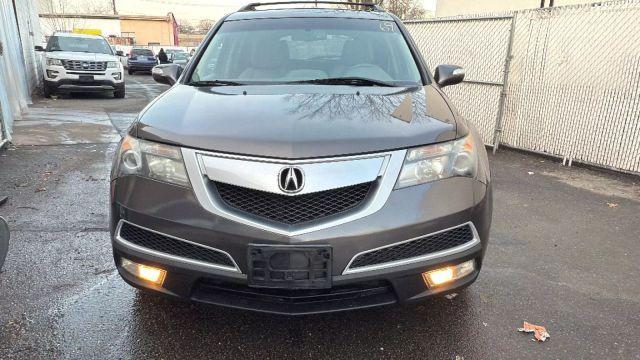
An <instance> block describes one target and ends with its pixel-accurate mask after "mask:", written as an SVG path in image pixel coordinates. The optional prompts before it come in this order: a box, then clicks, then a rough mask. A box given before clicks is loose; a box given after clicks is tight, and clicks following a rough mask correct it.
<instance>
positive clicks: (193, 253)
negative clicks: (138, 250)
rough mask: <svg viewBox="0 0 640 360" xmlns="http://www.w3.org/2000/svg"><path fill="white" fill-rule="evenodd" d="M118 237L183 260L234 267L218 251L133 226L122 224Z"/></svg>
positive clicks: (228, 259)
mask: <svg viewBox="0 0 640 360" xmlns="http://www.w3.org/2000/svg"><path fill="white" fill-rule="evenodd" d="M120 237H121V238H122V239H124V240H126V241H127V242H130V243H132V244H134V245H138V246H141V247H144V248H147V249H150V250H154V251H158V252H161V253H164V254H167V255H173V256H178V257H181V258H185V259H191V260H197V261H201V262H206V263H211V264H215V265H222V266H228V267H235V265H234V263H233V261H232V260H231V259H230V258H229V256H228V255H226V254H225V253H222V252H220V251H216V250H213V249H209V248H205V247H201V246H198V245H194V244H190V243H188V242H185V241H181V240H177V239H174V238H172V237H169V236H165V235H162V234H158V233H155V232H153V231H149V230H146V229H143V228H140V227H137V226H135V225H131V224H129V223H126V222H123V223H122V227H121V228H120Z"/></svg>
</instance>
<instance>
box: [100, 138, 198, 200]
mask: <svg viewBox="0 0 640 360" xmlns="http://www.w3.org/2000/svg"><path fill="white" fill-rule="evenodd" d="M126 175H137V176H142V177H146V178H150V179H155V180H160V181H165V182H168V183H172V184H176V185H180V186H186V187H191V183H190V182H189V177H188V176H187V170H186V169H185V167H184V161H183V160H182V153H181V152H180V149H179V148H177V147H175V146H169V145H163V144H157V143H153V142H150V141H145V140H139V139H135V138H132V137H130V136H128V135H127V136H126V137H125V138H124V139H122V143H121V144H120V149H119V150H118V154H117V156H116V163H115V166H114V168H113V173H112V178H118V177H121V176H126Z"/></svg>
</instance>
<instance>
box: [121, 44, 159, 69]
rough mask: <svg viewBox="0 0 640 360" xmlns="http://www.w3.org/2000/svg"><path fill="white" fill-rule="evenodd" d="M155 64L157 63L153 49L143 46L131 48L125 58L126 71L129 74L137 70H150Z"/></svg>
mask: <svg viewBox="0 0 640 360" xmlns="http://www.w3.org/2000/svg"><path fill="white" fill-rule="evenodd" d="M156 65H158V59H157V58H156V56H155V54H154V53H153V51H151V50H149V49H144V48H133V49H131V52H130V53H129V58H128V60H127V72H128V73H129V75H133V73H135V72H137V71H145V72H150V71H151V69H153V67H154V66H156Z"/></svg>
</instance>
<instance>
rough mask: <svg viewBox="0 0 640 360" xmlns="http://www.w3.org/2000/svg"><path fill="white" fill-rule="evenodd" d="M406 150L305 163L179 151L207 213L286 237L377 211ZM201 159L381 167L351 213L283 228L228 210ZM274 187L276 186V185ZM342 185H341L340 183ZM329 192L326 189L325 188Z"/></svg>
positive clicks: (386, 194)
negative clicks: (358, 163) (370, 189)
mask: <svg viewBox="0 0 640 360" xmlns="http://www.w3.org/2000/svg"><path fill="white" fill-rule="evenodd" d="M406 152H407V151H406V150H395V151H387V152H382V153H375V154H366V155H355V156H343V157H332V158H323V159H305V160H287V159H268V158H256V157H249V156H240V155H229V154H221V153H213V152H206V151H200V150H193V149H187V148H182V156H183V158H184V163H185V166H186V168H187V173H188V175H189V179H190V181H191V185H192V187H193V191H194V193H195V195H196V198H197V199H198V202H199V203H200V205H201V206H202V207H203V208H204V209H206V210H207V211H209V212H211V213H213V214H215V215H218V216H221V217H224V218H226V219H229V220H233V221H236V222H239V223H242V224H245V225H249V226H252V227H255V228H258V229H261V230H265V231H269V232H273V233H277V234H281V235H287V236H296V235H301V234H306V233H310V232H313V231H318V230H322V229H327V228H330V227H333V226H337V225H341V224H345V223H348V222H351V221H355V220H358V219H360V218H363V217H365V216H368V215H371V214H373V213H375V212H376V211H378V210H380V209H381V208H382V207H383V206H384V204H385V203H386V202H387V199H388V198H389V196H390V195H391V192H392V191H393V187H394V186H395V183H396V179H397V178H398V174H399V173H400V169H401V168H402V164H403V162H404V157H405V155H406ZM203 157H222V158H231V159H239V160H243V161H245V162H246V166H251V163H265V162H266V163H276V164H279V165H280V166H285V165H298V166H303V165H305V164H318V163H331V162H342V161H352V160H353V161H358V160H363V159H376V158H381V159H382V161H381V163H380V164H381V165H379V166H380V167H379V171H378V172H377V177H376V179H375V181H376V182H377V187H376V189H375V191H373V192H372V193H371V194H369V196H368V200H367V201H366V202H365V203H364V204H363V205H362V206H360V207H359V208H358V209H355V210H354V211H351V212H349V213H345V215H344V216H342V217H339V218H332V219H329V220H325V221H322V220H320V221H318V222H317V223H312V224H302V225H293V226H290V225H284V224H273V223H270V222H267V221H263V220H260V219H255V218H253V217H250V216H246V215H245V214H241V213H239V212H237V211H234V210H233V209H230V208H229V207H228V206H226V205H225V204H224V203H223V202H222V200H220V199H219V198H218V196H217V195H216V194H215V190H214V191H212V190H211V186H215V185H213V184H212V183H211V180H210V179H209V177H208V176H207V171H206V168H205V167H204V164H203V163H202V162H201V161H200V159H202V158H203ZM276 181H277V177H276V176H274V177H273V182H274V183H276ZM359 182H361V181H360V180H355V181H354V183H353V184H347V185H355V184H357V183H359ZM276 184H277V183H276ZM342 185H344V184H342ZM327 190H329V189H327Z"/></svg>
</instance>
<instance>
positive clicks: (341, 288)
mask: <svg viewBox="0 0 640 360" xmlns="http://www.w3.org/2000/svg"><path fill="white" fill-rule="evenodd" d="M111 187H112V189H111V190H112V193H111V195H112V203H111V215H112V216H111V229H112V239H113V249H114V258H115V261H116V265H117V267H118V270H119V272H120V274H121V276H122V277H123V278H124V279H125V281H127V282H128V283H129V284H131V285H133V286H136V287H140V288H147V289H152V290H155V291H158V292H160V293H163V294H166V295H170V296H175V297H179V298H183V299H190V300H193V301H199V302H205V303H210V304H216V305H223V306H229V307H235V308H241V309H250V310H257V311H264V312H271V313H281V314H289V315H299V314H309V313H322V312H332V311H341V310H350V309H357V308H367V307H372V306H379V305H387V304H393V303H409V302H414V301H418V300H421V299H425V298H428V297H431V296H436V295H442V294H446V293H449V292H453V291H457V290H459V289H460V288H463V287H465V286H468V285H469V284H471V283H472V282H473V281H475V279H476V278H477V276H478V273H479V270H480V268H481V266H482V259H483V256H484V252H485V249H486V245H487V239H488V236H489V227H490V224H491V212H492V196H491V187H490V186H487V185H485V184H483V183H481V182H479V181H476V180H473V179H468V178H451V179H447V180H443V181H438V182H434V183H430V184H425V185H419V186H413V187H409V188H405V189H401V190H395V191H393V192H392V193H391V195H390V196H389V198H388V199H387V201H386V203H385V205H384V206H383V207H382V209H381V210H379V211H377V212H375V213H374V214H371V215H369V216H366V217H364V218H361V219H357V220H354V221H351V222H348V223H345V224H341V225H338V226H334V227H330V228H326V229H321V230H317V231H313V232H309V233H304V234H300V235H295V236H287V235H283V234H277V233H274V232H270V231H266V230H261V229H258V228H256V227H251V226H248V225H243V224H239V223H237V222H235V221H232V220H229V219H226V218H223V217H219V216H216V215H214V214H212V213H210V212H208V211H206V210H205V209H204V208H203V207H202V206H201V205H200V203H199V202H198V200H197V199H196V197H195V195H194V194H193V191H192V190H191V189H185V188H181V187H178V186H172V185H167V184H164V183H160V182H157V181H153V180H149V179H144V178H138V177H124V178H119V179H117V180H114V181H113V182H112V184H111ZM157 194H162V197H159V196H158V195H157ZM121 220H126V221H128V222H130V223H132V224H135V225H137V226H141V227H144V228H148V229H152V230H154V231H158V232H161V233H164V234H168V235H171V236H175V237H177V238H180V239H187V240H189V241H192V242H196V243H199V244H202V245H205V246H208V247H212V248H215V249H220V250H223V251H224V252H226V253H228V254H229V255H230V256H231V257H232V258H233V260H234V261H235V264H236V265H237V269H236V270H235V271H231V270H229V269H218V268H212V267H210V266H205V265H203V264H199V263H194V262H185V261H181V260H180V259H175V258H168V257H166V256H162V255H158V254H153V253H150V252H148V251H141V249H137V248H135V247H131V246H127V245H126V244H124V243H122V242H120V241H118V240H117V239H116V235H117V234H116V229H117V227H118V224H119V223H120V222H121ZM467 222H471V223H472V224H473V225H474V227H475V229H476V232H477V236H478V238H479V242H477V243H475V244H474V245H473V246H471V247H468V248H465V249H463V250H462V251H457V252H453V253H448V254H445V255H443V256H439V257H436V258H428V259H425V260H421V261H418V262H412V263H407V264H400V265H398V266H393V267H387V268H381V269H373V270H370V271H362V272H348V271H347V272H345V270H346V269H347V265H348V264H349V263H350V261H351V260H352V259H353V257H354V256H355V255H356V254H359V253H362V252H364V251H367V250H370V249H374V248H379V247H382V246H385V245H389V244H391V243H396V242H400V241H403V240H407V239H413V238H416V237H420V236H424V235H427V234H432V233H435V232H438V231H440V230H442V229H447V228H452V227H455V226H458V225H460V224H464V223H467ZM249 244H264V245H330V246H331V247H332V248H333V265H332V274H333V276H332V282H333V285H332V288H331V289H329V290H309V291H307V290H304V291H301V290H280V289H275V290H273V289H271V290H264V289H256V288H250V287H248V286H247V281H248V280H247V276H246V274H247V269H248V265H247V264H248V255H247V248H248V245H249ZM123 257H124V258H127V259H129V260H133V261H135V262H138V263H142V264H147V265H151V266H156V267H160V268H163V269H165V270H167V272H168V274H167V278H166V280H165V282H164V284H163V286H162V287H158V286H155V285H150V284H148V283H145V282H143V281H141V280H139V279H137V278H135V277H133V276H132V275H130V274H129V273H128V272H126V271H125V270H123V269H122V268H121V266H120V264H121V259H122V258H123ZM471 259H474V260H475V264H476V270H475V272H474V273H472V274H470V275H468V276H466V277H464V278H462V279H460V280H458V281H456V282H454V283H451V284H449V285H446V286H441V287H437V288H433V289H429V288H427V287H426V286H425V284H424V281H423V279H422V276H421V274H422V273H423V272H425V271H428V270H431V269H434V268H438V267H441V266H445V265H455V264H459V263H461V262H464V261H467V260H471Z"/></svg>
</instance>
